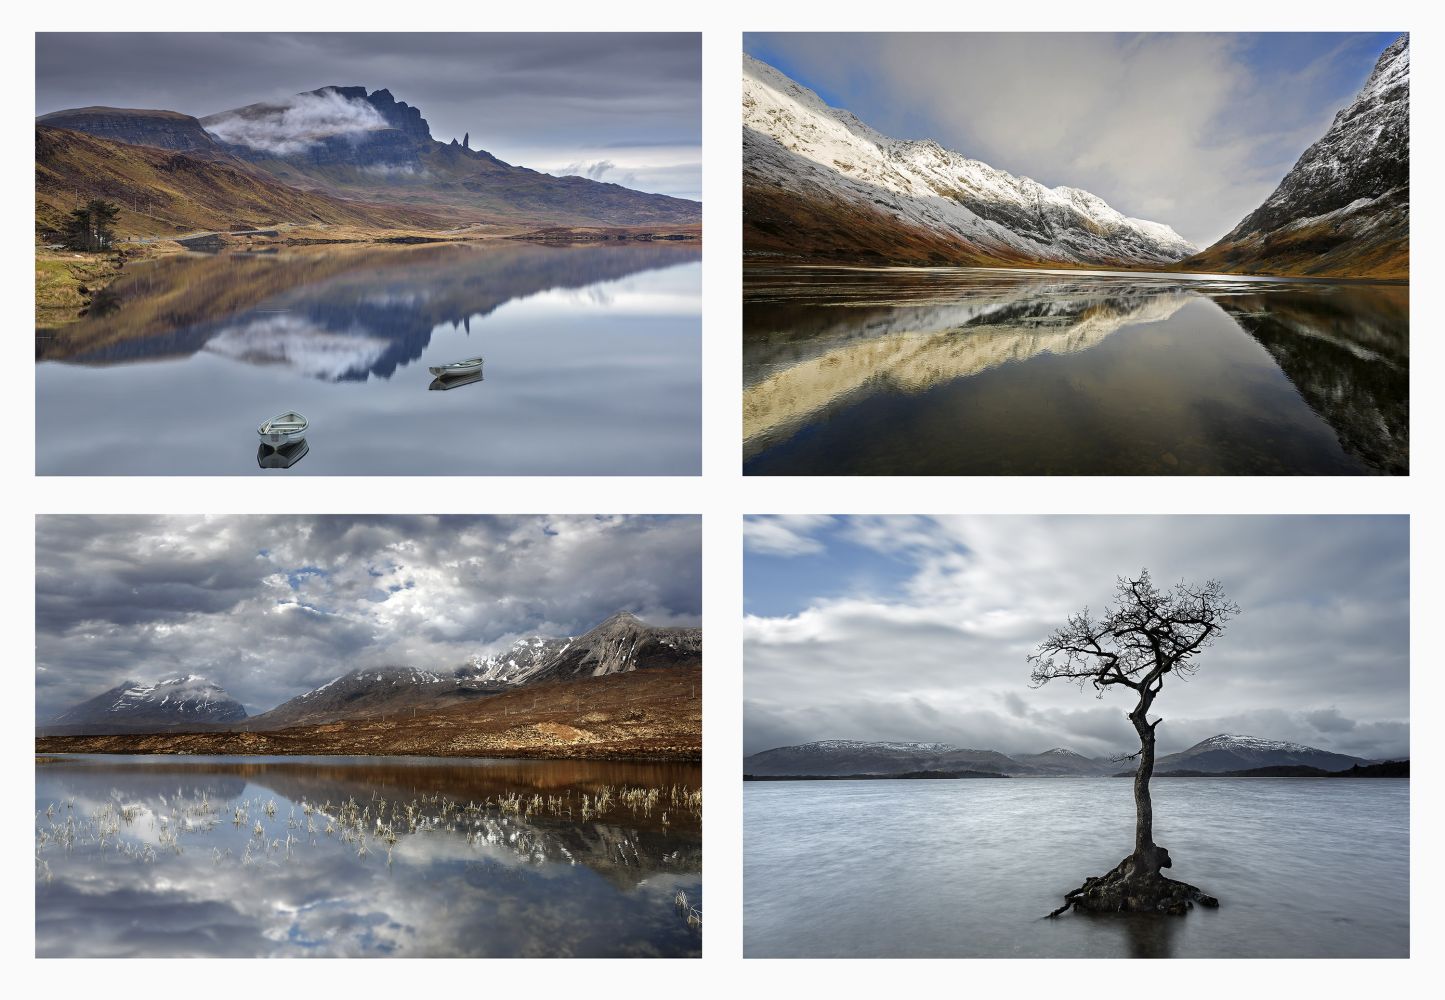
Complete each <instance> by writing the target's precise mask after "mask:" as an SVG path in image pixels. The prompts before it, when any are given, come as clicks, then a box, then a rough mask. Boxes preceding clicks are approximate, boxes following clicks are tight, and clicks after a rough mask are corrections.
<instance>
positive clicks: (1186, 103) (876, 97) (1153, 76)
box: [745, 33, 1394, 245]
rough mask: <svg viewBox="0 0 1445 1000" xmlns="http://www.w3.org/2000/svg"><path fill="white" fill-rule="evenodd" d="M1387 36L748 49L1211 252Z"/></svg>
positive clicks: (767, 43) (962, 38)
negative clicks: (1086, 194)
mask: <svg viewBox="0 0 1445 1000" xmlns="http://www.w3.org/2000/svg"><path fill="white" fill-rule="evenodd" d="M1393 37H1394V36H1393V35H1392V34H1389V33H1385V34H1364V35H1358V34H1356V35H1349V34H1316V35H1303V36H1301V35H1282V34H1281V35H1238V34H1231V35H1212V34H1203V33H1193V34H1178V35H1171V34H1152V35H1114V34H1089V33H1070V34H1043V33H1019V34H988V33H968V34H945V33H929V34H866V33H859V34H846V35H818V34H763V35H749V36H748V37H747V41H746V44H745V47H746V49H747V51H748V52H749V53H751V54H752V55H754V56H757V57H758V58H760V59H763V60H764V61H766V62H770V63H772V64H773V65H775V66H777V67H778V68H779V69H781V70H783V72H785V73H788V74H789V75H790V76H793V77H794V78H795V79H799V80H800V82H802V83H803V84H805V85H806V86H809V87H811V88H813V89H815V90H818V91H819V93H820V94H821V95H822V96H823V97H824V98H825V99H826V100H828V101H829V102H830V103H832V104H834V105H841V106H843V107H846V108H847V109H848V110H850V111H852V112H854V113H855V114H857V115H858V116H859V117H860V118H862V119H863V120H864V121H865V122H867V123H868V124H870V125H872V126H873V127H874V128H877V129H879V130H880V131H882V132H884V133H886V134H888V135H892V136H895V137H898V138H911V139H921V138H932V139H937V140H938V141H939V142H941V143H942V144H943V145H945V146H947V147H949V148H951V149H955V150H957V151H959V152H961V153H963V154H965V155H967V156H972V157H975V158H977V159H980V160H983V161H985V162H987V163H989V164H990V165H992V166H995V167H998V168H1000V169H1003V170H1008V171H1010V172H1011V173H1015V174H1022V175H1026V176H1029V177H1032V178H1034V179H1035V180H1037V181H1039V182H1041V183H1043V184H1047V185H1048V186H1050V187H1055V186H1059V185H1067V186H1070V187H1078V188H1084V189H1085V190H1088V191H1091V192H1093V193H1094V194H1096V195H1098V196H1099V197H1101V198H1103V199H1104V200H1105V201H1107V202H1108V203H1109V204H1110V205H1112V206H1113V207H1114V208H1116V209H1118V210H1119V211H1121V212H1123V213H1124V214H1125V215H1131V216H1135V217H1138V218H1144V219H1149V220H1152V221H1156V222H1163V223H1166V224H1168V225H1170V226H1173V227H1174V228H1175V229H1176V230H1177V231H1178V232H1179V233H1180V234H1181V235H1182V236H1184V237H1185V238H1186V239H1189V240H1192V241H1194V242H1195V243H1198V244H1200V245H1207V244H1209V243H1211V242H1213V241H1214V240H1215V239H1218V238H1219V237H1220V236H1222V235H1224V234H1225V233H1226V232H1228V231H1229V230H1230V229H1231V228H1233V227H1234V225H1235V224H1236V223H1238V222H1239V220H1240V219H1242V218H1243V217H1244V216H1245V215H1247V214H1248V213H1249V212H1251V211H1252V210H1253V209H1254V208H1256V207H1257V206H1258V205H1259V204H1260V203H1261V202H1262V201H1263V200H1264V199H1265V198H1266V197H1267V196H1268V195H1269V193H1270V192H1271V191H1272V190H1273V189H1274V187H1275V185H1277V184H1278V183H1279V181H1280V179H1281V178H1283V177H1284V175H1285V173H1286V172H1288V170H1289V168H1290V166H1291V165H1293V163H1294V161H1295V160H1296V159H1297V158H1298V157H1299V155H1300V154H1301V153H1302V152H1304V150H1305V149H1306V147H1308V146H1309V145H1310V143H1312V142H1314V141H1315V140H1316V139H1318V138H1319V137H1320V136H1321V135H1322V134H1324V131H1325V129H1326V128H1327V127H1328V126H1329V123H1330V120H1331V118H1332V117H1333V115H1334V113H1335V112H1336V111H1337V110H1339V108H1340V107H1342V106H1343V105H1344V104H1345V103H1347V102H1348V101H1349V99H1350V98H1351V97H1352V96H1353V95H1354V93H1355V92H1356V91H1357V90H1358V89H1359V87H1360V85H1361V84H1363V83H1364V81H1365V78H1366V76H1368V75H1369V71H1370V69H1371V68H1372V67H1373V65H1374V62H1375V60H1376V59H1377V58H1378V57H1379V54H1380V53H1381V52H1382V51H1383V50H1384V48H1385V46H1386V45H1388V44H1389V42H1390V41H1391V40H1392V39H1393Z"/></svg>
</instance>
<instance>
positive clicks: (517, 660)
mask: <svg viewBox="0 0 1445 1000" xmlns="http://www.w3.org/2000/svg"><path fill="white" fill-rule="evenodd" d="M571 644H572V639H571V637H570V636H569V637H568V638H565V639H549V638H546V637H545V636H540V635H534V636H528V637H527V638H525V639H518V640H517V641H516V642H515V643H513V644H512V648H511V649H508V650H507V651H505V652H502V653H494V654H492V655H491V656H473V657H471V658H470V659H469V660H467V662H466V664H465V665H464V666H461V667H458V668H457V671H456V676H457V678H458V680H459V682H460V683H462V684H467V685H473V686H491V685H497V686H500V687H508V686H511V685H515V684H525V683H526V682H527V680H528V679H529V678H531V677H532V676H533V675H534V674H536V673H537V671H539V670H541V669H542V668H543V667H546V666H547V665H548V664H550V663H551V662H552V661H553V660H555V659H556V658H557V657H558V656H559V655H561V654H562V653H563V652H564V651H565V650H566V649H567V647H568V646H570V645H571Z"/></svg>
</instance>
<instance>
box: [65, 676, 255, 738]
mask: <svg viewBox="0 0 1445 1000" xmlns="http://www.w3.org/2000/svg"><path fill="white" fill-rule="evenodd" d="M244 718H246V710H245V709H244V708H243V707H242V706H241V703H240V702H238V701H237V700H236V699H234V698H232V697H231V696H230V695H229V694H227V693H226V691H225V689H224V688H222V687H221V686H220V685H219V684H216V683H215V682H214V681H209V680H207V679H206V678H204V677H200V676H197V675H195V674H187V675H185V676H178V677H166V678H163V679H162V680H159V681H156V682H155V683H154V684H141V683H138V682H136V681H125V682H124V683H122V684H120V685H118V686H116V687H113V688H111V689H110V690H109V691H107V692H105V693H104V694H101V695H97V696H96V697H94V698H91V699H90V700H89V701H84V702H81V703H80V704H79V705H76V706H75V707H74V708H71V709H69V710H67V711H65V712H62V713H61V714H59V715H57V716H56V717H55V718H54V719H52V720H51V725H55V726H67V727H74V726H102V727H112V726H123V727H140V726H158V727H172V726H182V725H193V724H196V723H213V722H239V721H241V720H242V719H244Z"/></svg>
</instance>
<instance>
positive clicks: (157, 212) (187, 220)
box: [35, 124, 447, 236]
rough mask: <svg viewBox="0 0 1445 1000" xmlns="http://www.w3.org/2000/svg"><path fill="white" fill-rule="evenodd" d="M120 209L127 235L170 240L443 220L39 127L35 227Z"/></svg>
mask: <svg viewBox="0 0 1445 1000" xmlns="http://www.w3.org/2000/svg"><path fill="white" fill-rule="evenodd" d="M90 198H103V199H106V200H108V201H114V202H116V203H117V204H119V205H120V206H121V215H120V219H119V221H118V230H119V232H121V233H122V234H123V235H126V236H131V235H154V236H160V235H164V236H172V235H175V234H176V233H184V232H194V231H196V230H216V229H220V230H224V229H230V228H233V227H234V228H260V227H265V226H273V225H276V224H277V223H282V222H292V223H300V224H312V223H318V222H320V223H328V224H333V225H357V226H374V227H378V228H391V227H417V228H440V227H441V226H443V225H445V224H447V222H446V220H445V219H444V218H443V217H442V216H441V215H439V214H432V213H427V212H425V211H422V210H419V209H414V208H398V207H394V206H382V205H377V204H368V203H365V202H361V201H355V200H343V199H341V198H336V197H332V196H331V195H328V194H326V193H324V192H321V191H302V190H299V189H297V188H294V187H289V186H287V185H286V184H283V183H281V182H280V181H278V180H277V179H276V178H274V177H272V176H271V175H270V174H268V173H266V172H265V171H262V170H259V169H257V168H256V167H254V166H252V165H251V164H248V163H246V162H244V161H242V160H239V159H237V158H236V157H234V156H231V155H229V154H227V153H225V152H224V151H221V150H205V149H200V150H192V151H188V152H177V151H173V150H167V149H163V148H159V147H157V146H155V145H154V144H142V145H132V144H130V143H128V142H125V141H119V140H112V139H106V138H100V137H98V136H96V135H89V134H86V133H85V132H84V131H83V130H76V129H73V128H70V127H52V126H50V125H43V124H42V125H37V126H36V127H35V219H36V226H37V227H38V228H39V229H40V231H41V232H42V233H46V232H51V233H53V232H58V231H59V230H60V229H61V227H62V226H63V223H64V219H65V216H66V213H68V212H69V211H70V210H71V209H72V208H74V207H75V206H76V203H77V202H78V201H85V200H87V199H90Z"/></svg>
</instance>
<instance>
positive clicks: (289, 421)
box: [256, 410, 310, 448]
mask: <svg viewBox="0 0 1445 1000" xmlns="http://www.w3.org/2000/svg"><path fill="white" fill-rule="evenodd" d="M309 426H310V423H309V422H308V421H307V419H306V418H305V417H303V416H302V415H301V414H299V413H297V412H296V411H295V410H288V411H287V412H285V413H280V414H277V415H276V416H274V417H272V418H271V419H270V420H267V421H266V422H265V423H263V424H262V425H261V426H260V427H257V428H256V433H257V434H259V435H261V442H262V443H263V444H268V445H270V446H271V447H272V448H279V447H281V446H282V445H285V444H290V443H291V442H293V441H300V440H301V439H302V438H303V437H305V436H306V428H307V427H309Z"/></svg>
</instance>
